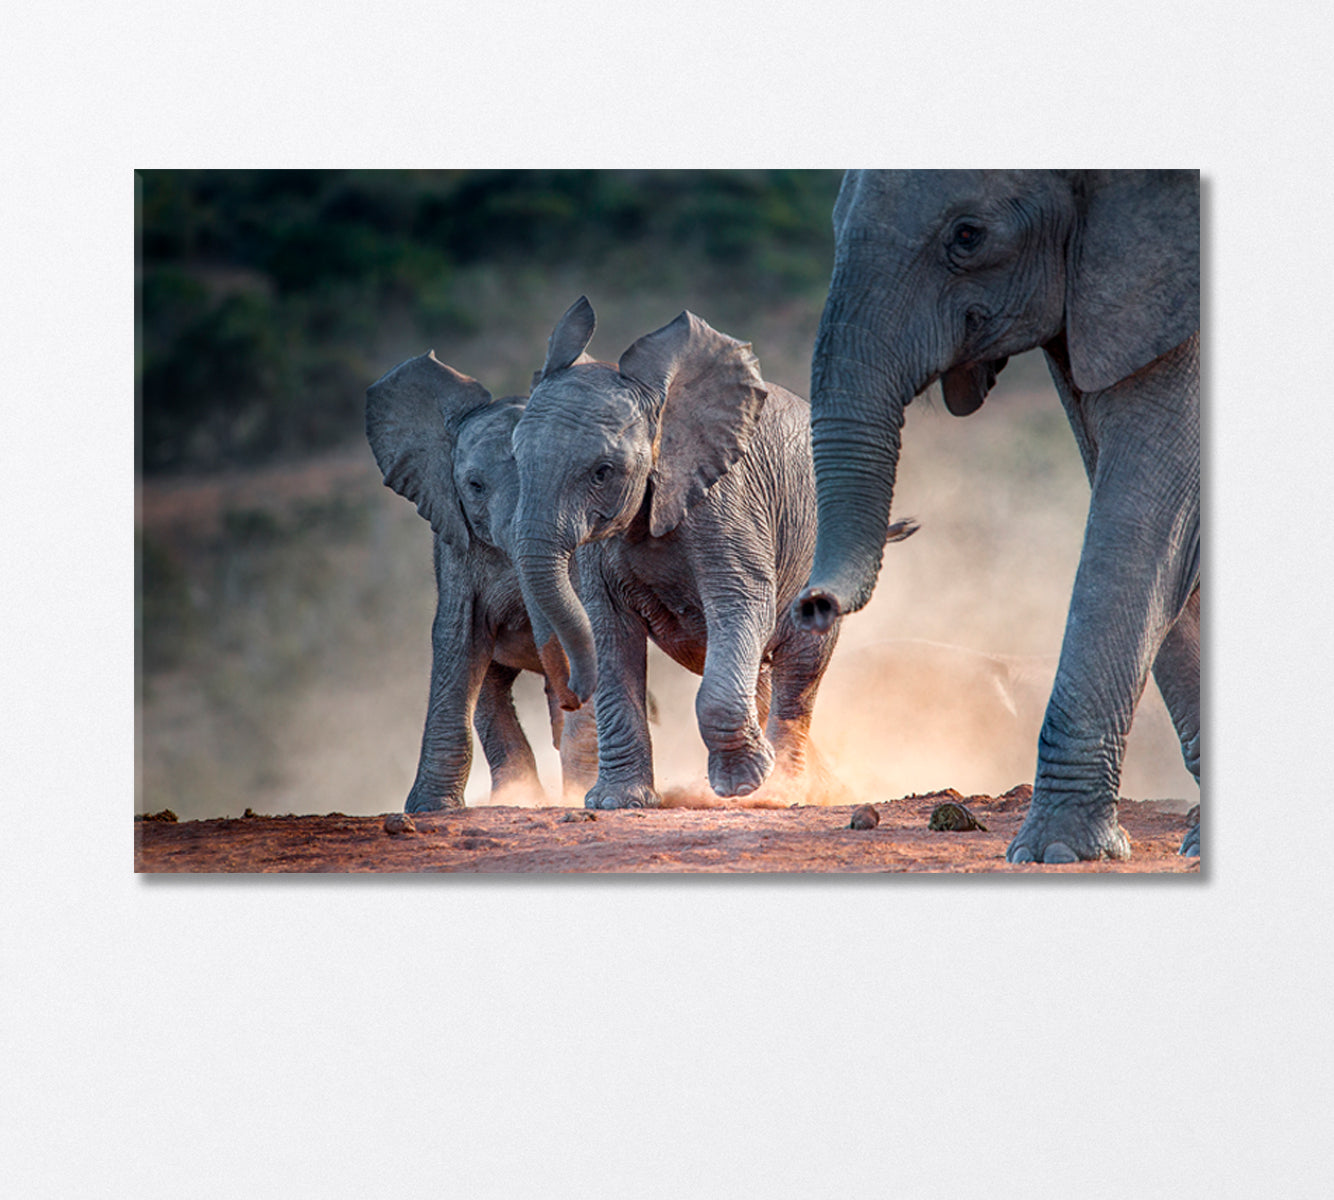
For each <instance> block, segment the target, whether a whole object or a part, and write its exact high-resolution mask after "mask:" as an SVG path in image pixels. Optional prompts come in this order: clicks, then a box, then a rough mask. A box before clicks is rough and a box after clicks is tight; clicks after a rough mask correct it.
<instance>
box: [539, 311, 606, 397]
mask: <svg viewBox="0 0 1334 1200" xmlns="http://www.w3.org/2000/svg"><path fill="white" fill-rule="evenodd" d="M596 326H597V318H596V317H594V315H593V306H592V305H591V304H589V302H588V297H587V296H580V297H579V299H578V300H576V301H575V302H574V303H573V304H571V305H570V307H569V308H567V309H566V310H565V315H564V316H563V317H561V319H560V320H559V321H557V322H556V328H555V329H553V330H552V331H551V337H549V338H548V339H547V360H546V362H544V363H543V364H542V370H541V371H540V372H539V373H538V374H537V375H536V376H534V383H533V386H534V387H536V386H537V383H538V382H540V381H541V380H543V379H545V378H546V377H547V376H548V375H554V374H555V373H556V372H557V371H563V370H565V368H566V367H569V366H572V365H573V364H574V362H575V361H576V360H577V359H578V358H579V357H580V356H581V355H582V354H583V352H584V347H585V346H587V345H588V343H589V342H590V341H592V339H593V330H594V329H595V328H596Z"/></svg>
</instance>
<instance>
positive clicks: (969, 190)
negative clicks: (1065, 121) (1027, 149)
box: [835, 170, 1051, 237]
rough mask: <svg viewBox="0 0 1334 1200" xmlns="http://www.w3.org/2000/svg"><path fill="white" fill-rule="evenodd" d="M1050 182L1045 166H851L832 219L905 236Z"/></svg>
mask: <svg viewBox="0 0 1334 1200" xmlns="http://www.w3.org/2000/svg"><path fill="white" fill-rule="evenodd" d="M1050 183H1051V172H1049V171H1001V170H986V171H983V170H977V171H955V170H951V171H850V172H849V173H848V180H847V183H846V184H845V193H844V194H843V195H840V197H839V211H838V212H836V215H835V220H836V223H837V224H838V225H839V227H840V232H842V229H843V228H844V227H851V228H854V229H856V228H863V227H866V226H880V227H881V228H882V231H883V229H884V227H885V226H888V228H889V230H891V231H892V232H894V233H896V234H899V235H901V236H905V237H906V236H911V235H912V234H914V233H920V232H921V231H922V230H924V229H930V228H934V227H936V226H937V225H938V224H940V223H941V222H942V221H944V220H946V219H947V218H949V217H951V216H955V215H958V214H959V213H960V212H961V211H964V210H967V209H969V208H977V209H979V210H981V211H985V210H986V209H987V208H989V207H992V206H995V205H999V204H1003V203H1005V202H1007V201H1009V200H1012V199H1014V198H1015V197H1018V196H1021V195H1027V194H1033V193H1036V192H1040V191H1042V190H1044V189H1045V187H1046V186H1049V185H1050Z"/></svg>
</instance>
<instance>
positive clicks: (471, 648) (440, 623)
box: [404, 558, 494, 812]
mask: <svg viewBox="0 0 1334 1200" xmlns="http://www.w3.org/2000/svg"><path fill="white" fill-rule="evenodd" d="M436 574H437V579H438V580H440V581H444V580H445V578H446V576H447V574H448V564H445V566H443V567H442V566H441V564H440V562H439V559H438V558H437V572H436ZM431 648H432V655H431V693H430V699H429V700H428V702H427V706H426V727H425V729H424V730H423V732H422V748H421V757H420V758H419V759H418V761H417V777H416V779H415V780H414V781H413V784H412V790H411V791H410V792H409V793H408V798H407V801H406V803H405V804H404V810H405V811H406V812H431V811H433V810H435V809H440V808H462V807H463V792H464V789H465V788H466V786H467V783H468V773H469V771H470V770H471V768H472V718H473V712H474V710H475V709H476V705H477V697H478V695H479V693H480V692H481V688H482V680H483V679H484V678H485V676H486V671H487V668H488V667H489V666H490V664H491V655H492V652H493V650H494V646H493V644H492V643H491V642H490V641H489V640H487V639H486V637H485V635H483V634H481V633H478V632H477V631H475V630H474V629H473V597H472V595H471V594H470V593H465V592H464V591H463V590H462V589H460V588H457V587H455V586H451V585H448V584H447V583H444V582H442V585H441V586H440V588H439V594H438V597H437V600H436V609H435V622H434V624H433V626H432V629H431Z"/></svg>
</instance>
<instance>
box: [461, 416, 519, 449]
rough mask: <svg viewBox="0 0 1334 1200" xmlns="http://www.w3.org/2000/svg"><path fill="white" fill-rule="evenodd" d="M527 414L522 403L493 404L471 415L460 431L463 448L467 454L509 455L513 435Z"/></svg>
mask: <svg viewBox="0 0 1334 1200" xmlns="http://www.w3.org/2000/svg"><path fill="white" fill-rule="evenodd" d="M522 415H523V407H522V406H521V405H510V404H503V405H502V404H493V405H491V406H489V407H487V408H484V409H481V410H480V411H478V412H476V413H474V414H473V415H472V416H470V417H469V418H468V420H467V422H466V423H465V424H464V426H463V428H462V430H460V432H459V451H460V454H461V455H462V456H463V457H466V458H470V459H480V458H497V457H499V458H508V457H509V455H510V453H511V449H510V438H511V437H512V435H513V433H514V427H515V425H517V424H518V422H519V417H520V416H522Z"/></svg>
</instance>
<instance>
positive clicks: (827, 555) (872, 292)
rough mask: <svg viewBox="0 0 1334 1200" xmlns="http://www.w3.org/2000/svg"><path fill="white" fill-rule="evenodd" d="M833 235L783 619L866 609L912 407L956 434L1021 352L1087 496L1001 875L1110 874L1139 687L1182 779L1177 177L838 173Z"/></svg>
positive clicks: (1193, 756)
mask: <svg viewBox="0 0 1334 1200" xmlns="http://www.w3.org/2000/svg"><path fill="white" fill-rule="evenodd" d="M834 230H835V235H836V240H837V253H836V258H835V266H834V275H833V280H832V282H831V284H830V290H829V297H828V301H827V303H826V306H825V310H824V314H823V317H822V319H821V323H820V330H819V335H818V338H817V341H816V346H815V352H814V356H813V360H812V368H811V413H812V436H813V449H814V457H815V472H816V480H817V489H818V503H819V535H818V539H817V543H816V551H815V559H814V564H813V567H812V571H811V577H810V581H809V584H808V585H807V587H806V589H805V590H804V591H803V592H802V594H801V595H800V596H799V597H798V599H797V601H796V605H795V614H794V615H795V616H796V619H797V621H798V623H799V624H801V625H804V626H805V627H807V628H816V629H818V628H824V627H827V626H828V625H830V624H832V622H833V621H834V619H835V618H836V617H838V616H839V615H840V614H844V613H850V612H855V611H856V610H858V609H860V608H862V607H863V606H864V605H865V604H866V603H867V601H868V600H869V599H870V597H871V592H872V589H873V588H874V586H875V581H876V577H877V574H878V572H879V568H880V558H881V550H882V546H883V533H882V531H883V530H884V528H885V524H886V521H887V519H888V514H889V508H890V501H891V498H892V495H893V490H894V477H895V471H896V468H897V464H898V457H899V449H900V432H901V429H902V426H903V418H904V409H905V408H906V407H907V405H908V403H909V402H910V401H911V400H912V399H913V397H914V396H916V395H917V394H919V393H920V392H922V391H923V390H925V389H926V388H927V387H928V386H929V385H930V384H932V383H933V382H935V381H937V380H939V381H940V384H941V390H942V392H943V394H944V399H945V405H946V407H947V408H948V409H949V411H950V412H951V413H954V414H955V415H957V416H966V415H967V414H969V413H971V412H973V411H975V410H976V409H977V408H978V407H979V406H980V405H981V404H982V402H983V400H984V398H985V397H986V395H987V392H988V391H989V389H990V388H991V386H992V384H993V383H994V382H995V379H996V376H997V373H998V372H999V371H1000V370H1001V369H1002V368H1003V367H1004V366H1005V363H1006V360H1007V359H1008V358H1009V356H1011V355H1013V354H1017V353H1019V352H1021V351H1024V350H1029V349H1032V348H1034V347H1039V346H1040V347H1042V348H1043V349H1044V350H1045V351H1046V353H1047V357H1048V361H1049V364H1050V366H1051V370H1052V375H1053V378H1054V380H1055V382H1056V385H1057V389H1058V391H1059V392H1060V393H1061V397H1062V401H1063V403H1064V405H1065V407H1066V411H1067V415H1068V416H1069V419H1070V423H1071V426H1072V428H1073V429H1074V432H1075V437H1076V440H1077V441H1078V443H1079V446H1080V450H1081V453H1082V455H1083V458H1084V463H1085V467H1086V469H1087V471H1088V474H1089V478H1090V481H1091V483H1092V485H1093V499H1092V503H1091V507H1090V511H1089V524H1088V529H1087V531H1086V537H1085V544H1084V551H1083V556H1082V558H1081V563H1080V569H1079V573H1078V577H1077V579H1076V584H1075V590H1074V595H1073V596H1072V600H1071V609H1070V618H1069V623H1068V625H1067V632H1066V639H1065V644H1064V646H1063V650H1062V658H1061V667H1060V670H1059V671H1058V675H1057V680H1056V685H1055V687H1054V689H1053V693H1052V699H1051V702H1050V704H1049V707H1048V711H1047V718H1046V721H1045V723H1044V726H1043V732H1042V738H1041V741H1040V745H1039V755H1038V772H1037V779H1036V782H1035V786H1034V799H1033V804H1032V806H1031V808H1030V811H1029V815H1028V818H1027V820H1026V822H1025V826H1024V828H1023V829H1022V830H1021V831H1020V834H1019V835H1018V836H1017V837H1016V839H1015V841H1014V843H1013V844H1012V845H1011V848H1010V856H1011V857H1012V858H1013V859H1016V860H1025V859H1035V860H1038V861H1044V860H1045V861H1068V860H1069V859H1072V858H1097V857H1103V856H1112V857H1124V856H1125V855H1126V854H1128V853H1129V845H1128V842H1127V841H1126V839H1125V836H1124V833H1123V832H1122V831H1121V829H1120V826H1119V825H1118V823H1117V821H1116V804H1115V802H1116V788H1117V784H1118V782H1119V774H1120V757H1121V752H1122V749H1123V747H1124V740H1125V735H1126V733H1127V732H1128V730H1129V726H1130V719H1131V717H1132V715H1133V711H1134V707H1135V703H1136V701H1137V700H1138V698H1139V694H1140V691H1141V690H1142V688H1143V686H1144V682H1145V679H1146V677H1147V673H1148V671H1149V670H1150V669H1151V668H1152V669H1153V670H1154V671H1155V674H1156V676H1157V679H1158V683H1159V686H1160V688H1161V689H1162V690H1163V692H1164V696H1165V698H1166V699H1167V700H1168V706H1169V709H1170V710H1171V711H1172V715H1173V718H1174V721H1175V722H1176V725H1177V731H1178V733H1179V734H1180V735H1181V738H1182V744H1183V749H1184V752H1185V755H1186V760H1187V764H1188V766H1190V767H1191V769H1192V770H1193V771H1194V772H1195V773H1196V776H1197V778H1198V767H1199V741H1198V735H1199V687H1198V672H1199V653H1198V582H1199V391H1198V385H1199V338H1198V330H1199V174H1198V172H1195V171H850V172H848V174H847V176H846V178H845V179H844V182H843V186H842V189H841V191H840V193H839V197H838V201H837V203H836V205H835V208H834ZM1186 614H1189V615H1186ZM1192 630H1193V631H1194V632H1193V635H1192V632H1191V631H1192ZM1192 637H1193V640H1192ZM1192 670H1193V674H1194V679H1193V686H1192V679H1191V673H1192ZM1196 852H1198V841H1196Z"/></svg>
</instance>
